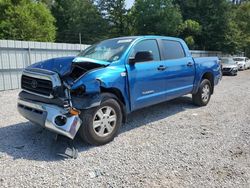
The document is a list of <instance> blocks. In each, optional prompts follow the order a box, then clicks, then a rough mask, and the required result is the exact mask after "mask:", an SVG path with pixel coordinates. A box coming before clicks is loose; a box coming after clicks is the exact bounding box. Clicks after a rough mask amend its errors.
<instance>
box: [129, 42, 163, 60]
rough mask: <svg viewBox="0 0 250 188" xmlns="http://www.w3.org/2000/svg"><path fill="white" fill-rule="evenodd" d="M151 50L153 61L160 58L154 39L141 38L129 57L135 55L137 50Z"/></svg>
mask: <svg viewBox="0 0 250 188" xmlns="http://www.w3.org/2000/svg"><path fill="white" fill-rule="evenodd" d="M145 51H148V52H151V53H152V54H153V58H154V61H159V60H160V54H159V49H158V45H157V42H156V40H151V39H150V40H143V41H141V42H139V43H138V44H136V45H135V47H134V48H133V51H132V53H131V55H130V57H135V54H136V53H137V52H145Z"/></svg>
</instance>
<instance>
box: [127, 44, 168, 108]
mask: <svg viewBox="0 0 250 188" xmlns="http://www.w3.org/2000/svg"><path fill="white" fill-rule="evenodd" d="M144 51H148V52H151V53H152V55H153V60H152V61H147V62H136V63H135V64H132V65H131V64H127V65H126V68H127V72H128V79H129V88H130V101H131V110H136V109H139V108H143V107H145V106H149V105H152V104H156V103H159V102H162V101H164V100H165V97H164V90H165V88H164V85H165V80H164V74H165V71H166V70H165V65H164V64H163V63H164V62H162V61H161V58H160V53H159V47H158V44H157V41H156V40H153V39H146V40H143V41H140V42H138V43H137V44H135V46H134V47H133V48H132V50H131V52H130V58H131V57H134V56H135V54H136V53H137V52H144Z"/></svg>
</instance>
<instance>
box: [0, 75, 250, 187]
mask: <svg viewBox="0 0 250 188" xmlns="http://www.w3.org/2000/svg"><path fill="white" fill-rule="evenodd" d="M17 93H18V91H8V92H0V101H1V106H0V187H19V188H20V187H55V186H59V187H67V188H68V187H78V186H81V187H218V186H219V187H249V186H250V71H244V72H239V75H238V76H237V77H224V78H223V80H222V82H221V83H220V85H219V86H217V87H216V88H215V94H214V95H213V97H212V99H211V101H210V103H209V105H208V106H207V107H203V108H197V107H195V106H193V105H192V103H191V98H190V96H185V97H182V98H179V99H177V100H173V101H170V102H166V103H163V104H159V105H155V106H153V107H150V108H147V109H143V110H140V111H137V112H135V113H133V114H132V115H130V117H129V120H128V123H126V124H125V125H124V126H123V127H122V130H121V131H120V135H119V136H118V137H116V138H115V140H114V141H113V142H111V143H110V144H107V145H105V146H101V147H92V146H89V145H87V144H85V143H82V142H81V141H80V140H79V139H77V140H76V144H75V145H76V148H77V149H78V151H79V156H78V158H77V159H75V160H74V159H64V158H61V157H59V156H57V155H56V154H55V153H56V152H55V151H56V150H57V149H58V147H59V146H62V147H63V144H60V145H58V143H55V142H54V141H53V138H54V134H53V133H50V132H49V131H47V130H43V129H42V128H40V127H39V126H36V125H32V124H30V123H29V122H27V121H26V120H25V119H24V118H22V117H21V116H20V115H19V114H18V113H17V111H16V99H17ZM59 148H60V147H59Z"/></svg>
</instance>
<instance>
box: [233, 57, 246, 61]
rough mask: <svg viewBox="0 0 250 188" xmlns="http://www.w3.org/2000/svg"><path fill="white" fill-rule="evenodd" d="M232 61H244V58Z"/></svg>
mask: <svg viewBox="0 0 250 188" xmlns="http://www.w3.org/2000/svg"><path fill="white" fill-rule="evenodd" d="M234 61H245V59H244V58H234Z"/></svg>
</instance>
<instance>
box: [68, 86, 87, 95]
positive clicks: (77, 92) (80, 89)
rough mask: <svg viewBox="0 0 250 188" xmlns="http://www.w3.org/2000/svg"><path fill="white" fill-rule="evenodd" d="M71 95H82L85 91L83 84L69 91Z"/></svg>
mask: <svg viewBox="0 0 250 188" xmlns="http://www.w3.org/2000/svg"><path fill="white" fill-rule="evenodd" d="M70 93H71V94H72V95H75V96H82V95H84V93H85V87H84V86H80V87H78V88H76V89H74V90H71V92H70Z"/></svg>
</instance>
